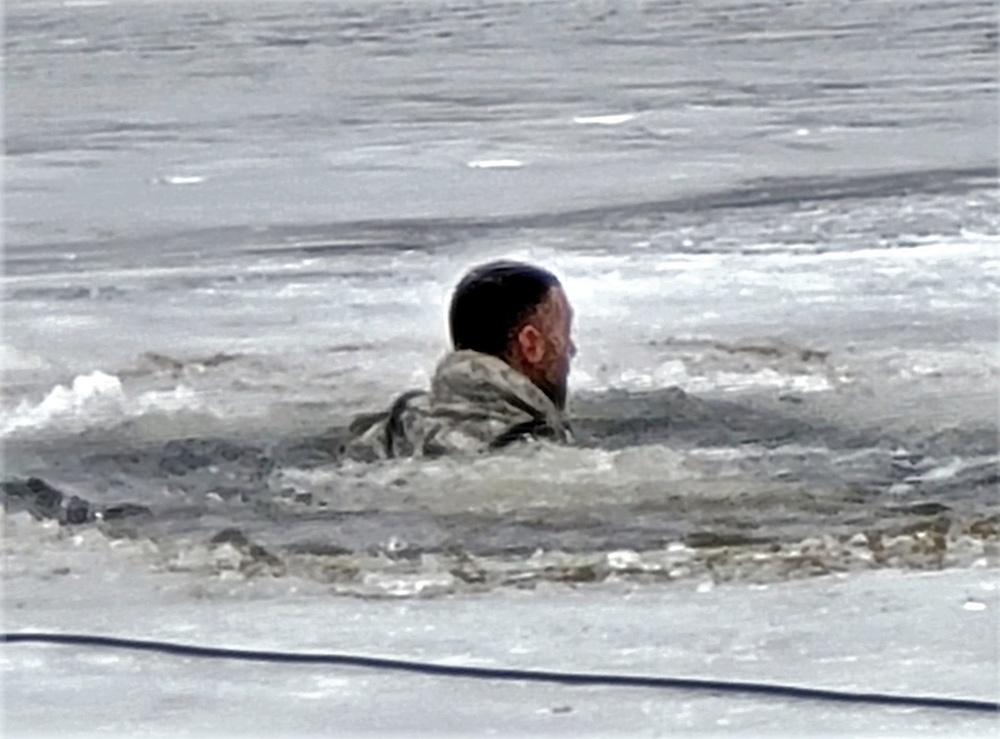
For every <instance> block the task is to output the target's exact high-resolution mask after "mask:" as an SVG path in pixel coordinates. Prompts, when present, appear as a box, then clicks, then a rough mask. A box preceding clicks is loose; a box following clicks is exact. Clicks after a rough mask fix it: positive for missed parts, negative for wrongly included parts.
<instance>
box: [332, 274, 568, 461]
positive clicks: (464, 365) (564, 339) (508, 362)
mask: <svg viewBox="0 0 1000 739" xmlns="http://www.w3.org/2000/svg"><path fill="white" fill-rule="evenodd" d="M572 321H573V310H572V309H571V308H570V305H569V301H568V300H567V299H566V295H565V293H564V292H563V289H562V286H561V285H560V284H559V280H558V279H556V277H555V275H553V274H552V273H551V272H548V271H546V270H544V269H541V268H539V267H534V266H532V265H529V264H524V263H521V262H512V261H499V262H491V263H489V264H484V265H482V266H479V267H476V268H474V269H473V270H472V271H470V272H469V273H468V274H467V275H465V277H463V278H462V280H461V281H460V282H459V283H458V287H456V288H455V292H454V294H453V295H452V299H451V307H450V310H449V324H450V329H451V340H452V344H453V346H454V349H455V350H454V351H453V352H452V353H450V354H448V355H447V356H446V357H445V358H444V359H443V360H442V361H441V362H440V364H439V365H438V367H437V370H436V371H435V374H434V379H433V380H432V382H431V388H430V392H424V391H419V390H416V391H410V392H408V393H404V394H403V395H401V396H400V397H399V398H398V399H397V400H396V402H395V403H393V405H392V407H391V408H390V409H389V411H388V412H387V413H382V414H378V415H376V416H367V417H364V418H361V419H358V420H356V421H355V422H354V424H352V431H354V432H355V433H357V434H358V436H357V437H356V438H355V439H354V440H352V441H351V442H349V443H348V445H347V449H346V452H347V455H348V456H349V457H351V458H354V459H364V460H373V459H386V458H392V457H405V456H438V455H441V454H449V453H477V452H483V451H487V450H492V449H500V448H502V447H505V446H507V445H509V444H511V443H512V442H515V441H517V440H520V439H532V438H534V439H551V440H553V441H557V442H567V441H569V440H570V430H569V425H568V424H567V422H566V419H565V418H564V415H563V413H564V410H565V407H566V395H567V389H566V382H567V377H568V375H569V365H570V360H571V359H572V358H573V356H575V355H576V346H575V345H574V344H573V340H572V339H571V338H570V332H571V328H572Z"/></svg>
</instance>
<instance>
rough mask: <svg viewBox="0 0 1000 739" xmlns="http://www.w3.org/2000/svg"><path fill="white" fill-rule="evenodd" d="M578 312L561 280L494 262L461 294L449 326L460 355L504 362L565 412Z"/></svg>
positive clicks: (468, 278)
mask: <svg viewBox="0 0 1000 739" xmlns="http://www.w3.org/2000/svg"><path fill="white" fill-rule="evenodd" d="M572 321H573V310H572V308H570V305H569V301H568V300H567V299H566V295H565V293H564V292H563V290H562V286H561V285H560V284H559V280H558V279H556V277H555V275H553V274H552V273H551V272H548V271H546V270H544V269H541V268H539V267H533V266H531V265H530V264H524V263H522V262H510V261H501V262H490V263H489V264H484V265H481V266H479V267H475V268H474V269H472V270H471V271H470V272H469V273H468V274H466V275H465V277H463V278H462V280H461V281H460V282H459V283H458V287H456V288H455V292H454V294H453V295H452V299H451V309H450V311H449V322H450V326H451V340H452V344H454V346H455V349H472V350H474V351H478V352H483V353H484V354H491V355H493V356H495V357H499V358H500V359H503V360H504V361H505V362H507V364H509V365H510V366H511V367H513V368H514V369H516V370H518V371H519V372H520V373H521V374H523V375H524V376H525V377H527V378H528V379H529V380H531V381H532V382H533V383H534V384H535V385H537V386H538V387H539V388H540V389H541V390H542V391H543V392H544V393H545V394H546V395H548V396H549V398H550V399H551V400H552V402H553V403H555V404H556V406H558V407H559V408H563V407H565V405H566V393H567V388H566V381H567V378H568V376H569V363H570V359H572V358H573V356H574V355H575V354H576V345H575V344H573V340H572V338H570V332H571V328H572Z"/></svg>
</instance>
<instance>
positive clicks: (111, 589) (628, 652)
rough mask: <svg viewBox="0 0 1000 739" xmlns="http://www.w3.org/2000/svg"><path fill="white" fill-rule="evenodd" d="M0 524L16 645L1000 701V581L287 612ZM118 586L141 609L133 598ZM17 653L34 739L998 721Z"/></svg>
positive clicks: (885, 576) (18, 689)
mask: <svg viewBox="0 0 1000 739" xmlns="http://www.w3.org/2000/svg"><path fill="white" fill-rule="evenodd" d="M5 525H6V526H8V527H14V528H16V529H17V530H18V533H19V534H20V542H21V545H20V546H15V547H8V550H7V557H6V570H5V622H6V623H5V627H6V628H7V629H8V630H11V631H22V630H35V631H38V630H46V631H57V632H65V631H71V632H88V633H96V634H108V635H115V636H123V637H135V638H145V639H161V640H168V641H177V642H181V643H190V644H206V645H212V646H223V647H232V648H244V649H266V650H284V651H292V652H346V653H352V654H369V655H377V656H388V657H396V658H401V659H412V660H425V661H428V662H439V663H445V664H464V665H475V666H484V667H513V668H524V669H543V670H546V669H547V670H559V671H581V672H602V673H626V674H643V675H658V676H679V677H694V678H704V679H724V680H738V681H751V682H752V681H758V682H772V683H784V684H795V685H804V686H810V687H821V688H829V689H835V690H847V691H860V692H884V693H900V694H903V693H905V694H913V695H933V696H953V697H963V698H970V699H981V700H995V699H996V696H997V689H998V687H1000V685H998V678H997V672H996V662H997V659H998V644H997V630H996V628H995V627H996V609H997V608H998V607H1000V601H998V597H997V594H998V582H997V578H996V576H995V574H996V571H995V570H983V569H971V570H952V571H949V572H941V573H911V574H908V575H900V574H899V573H894V572H879V573H868V574H864V575H857V576H853V577H850V578H827V579H822V580H815V579H813V580H808V581H803V582H787V583H779V584H775V585H771V586H761V587H756V588H746V587H737V586H732V585H720V586H717V587H708V586H707V585H705V584H704V583H703V584H699V585H696V584H695V583H690V584H687V585H684V586H680V587H673V588H665V589H664V588H659V587H638V588H637V587H634V586H631V585H628V584H625V583H621V582H617V583H609V584H606V585H604V586H591V587H588V588H582V589H580V588H573V587H569V586H565V585H562V586H553V587H548V588H541V589H539V590H535V591H532V592H523V591H505V592H500V593H493V594H488V595H480V596H462V597H450V598H444V599H430V600H402V601H386V600H360V599H332V600H331V599H330V598H329V597H327V596H326V595H325V593H324V592H323V590H322V589H320V588H317V587H316V586H315V584H311V583H310V582H309V581H299V582H298V583H297V585H298V587H297V588H293V589H288V587H287V586H288V583H287V581H286V582H282V583H281V585H280V586H278V587H279V590H280V592H281V596H280V597H275V596H276V592H275V587H276V585H277V582H278V581H275V580H257V581H253V582H250V583H248V582H245V581H238V580H230V581H228V582H227V583H220V586H219V587H216V588H213V589H210V590H206V589H205V588H204V584H203V583H202V582H200V581H199V580H198V579H197V578H191V577H190V576H187V575H180V574H174V575H162V574H161V575H158V576H150V575H148V574H145V573H144V572H143V569H144V568H143V567H142V566H141V565H140V566H139V567H138V568H136V567H135V564H136V562H137V561H141V549H142V547H143V546H144V545H143V544H141V543H137V542H118V543H109V542H108V541H107V539H105V538H103V537H100V536H99V535H98V534H96V532H93V531H84V532H80V533H79V534H77V535H75V536H74V537H72V538H73V541H72V556H70V555H69V554H68V553H67V555H66V556H64V557H63V558H62V559H61V560H58V559H48V560H46V561H44V562H42V561H40V560H39V559H38V557H36V556H34V553H33V551H32V548H31V546H28V545H26V544H27V542H33V543H40V542H43V541H45V540H48V539H51V538H53V537H59V536H64V535H65V530H62V531H60V530H59V529H58V527H56V526H55V525H53V524H39V523H36V522H33V521H31V520H30V519H28V518H27V517H24V516H15V517H11V516H7V517H6V519H5ZM137 557H138V560H137ZM50 568H51V569H50ZM122 587H127V588H128V590H129V591H130V592H131V593H132V594H133V596H135V597H130V598H128V599H124V600H123V599H121V598H120V594H121V592H122ZM112 602H113V603H114V604H115V605H114V607H111V608H109V603H112ZM153 614H155V617H154V616H153ZM0 659H2V661H3V664H4V672H5V676H6V680H5V683H4V692H5V696H4V697H5V709H4V710H5V728H6V730H7V731H10V732H12V733H16V734H18V735H23V734H38V735H43V736H47V735H51V734H53V733H59V732H62V731H74V732H78V731H82V732H83V733H91V732H106V731H111V732H114V733H116V734H118V735H133V734H137V733H148V732H150V731H153V732H166V733H170V734H182V735H191V736H209V735H220V734H221V735H226V736H229V735H232V736H238V735H243V736H257V735H259V734H260V732H261V727H262V726H266V727H268V732H269V733H278V734H280V735H295V736H306V735H312V734H314V733H326V732H328V731H329V730H330V728H331V726H334V725H335V726H336V729H337V731H338V732H343V733H347V734H354V733H362V732H372V731H374V732H377V733H383V734H384V733H389V734H393V735H396V734H399V735H412V734H413V733H416V732H422V731H433V732H435V733H439V732H442V731H447V732H449V733H450V732H458V733H460V734H467V733H483V732H484V731H485V732H489V733H496V734H500V735H517V736H525V735H539V734H542V735H549V734H564V733H565V734H575V735H579V734H581V733H582V734H584V735H621V734H623V733H627V734H630V735H631V734H638V735H643V736H645V735H659V734H660V733H662V732H663V731H670V732H681V733H682V734H683V735H687V734H688V733H699V734H700V733H704V732H713V733H726V734H731V733H733V732H737V733H741V734H742V733H751V734H755V735H756V734H760V733H764V734H769V735H774V734H777V735H782V736H802V735H807V734H813V733H815V731H816V729H817V727H818V726H822V727H823V729H824V731H827V732H832V733H834V734H838V735H848V734H858V733H861V734H864V735H866V736H876V735H877V736H900V735H906V736H910V735H924V734H940V735H948V736H976V735H978V736H982V735H984V734H986V733H989V732H991V731H993V730H994V729H995V725H996V719H995V718H994V717H991V716H988V715H985V716H984V715H976V714H969V713H961V712H951V711H931V710H923V709H920V710H917V709H899V708H884V707H877V706H861V705H847V704H832V703H816V702H811V701H791V702H790V701H788V700H785V699H761V698H759V697H752V696H742V695H726V696H722V695H711V694H692V693H686V692H683V691H672V690H657V691H653V690H636V689H623V688H611V687H587V688H570V687H565V686H552V685H544V684H525V683H500V682H495V681H487V682H480V681H466V680H454V679H447V678H440V677H436V678H432V677H426V676H417V675H407V674H396V673H381V672H373V671H368V670H361V669H348V668H338V667H316V666H305V665H300V666H284V665H263V664H254V665H249V666H248V665H247V664H240V663H230V662H218V661H197V660H188V659H182V658H175V657H166V656H160V655H150V654H141V653H130V652H119V651H104V650H95V651H89V650H78V649H74V648H64V647H51V646H37V645H18V646H8V647H4V649H3V652H2V654H0ZM41 675H44V680H39V679H33V676H41ZM206 686H211V687H210V688H207V687H206ZM456 691H459V692H460V694H461V696H462V697H461V700H458V701H456V700H455V699H454V696H455V695H456ZM117 695H122V696H127V698H125V699H124V702H123V701H122V700H119V699H117V698H114V697H112V696H117ZM332 717H335V718H332ZM331 722H332V723H331Z"/></svg>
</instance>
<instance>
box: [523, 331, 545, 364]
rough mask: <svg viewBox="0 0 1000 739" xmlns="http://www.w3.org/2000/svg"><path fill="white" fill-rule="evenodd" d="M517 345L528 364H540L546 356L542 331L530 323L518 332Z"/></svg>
mask: <svg viewBox="0 0 1000 739" xmlns="http://www.w3.org/2000/svg"><path fill="white" fill-rule="evenodd" d="M517 346H518V349H520V351H521V356H522V357H524V360H525V361H526V362H527V363H528V364H538V363H539V362H541V361H542V359H543V358H544V357H545V339H544V337H543V336H542V332H541V331H539V330H538V329H537V328H536V327H535V326H533V325H531V324H530V323H527V324H525V325H524V326H523V327H521V330H520V331H518V332H517Z"/></svg>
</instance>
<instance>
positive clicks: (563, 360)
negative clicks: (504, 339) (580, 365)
mask: <svg viewBox="0 0 1000 739" xmlns="http://www.w3.org/2000/svg"><path fill="white" fill-rule="evenodd" d="M572 328H573V309H572V308H571V307H570V304H569V300H567V299H566V294H565V293H564V292H563V290H562V288H559V287H554V288H552V289H551V290H549V294H548V296H547V297H546V298H545V300H544V301H543V302H542V304H541V305H539V306H538V310H537V311H536V313H535V315H534V316H532V318H531V319H530V320H529V321H528V323H527V324H526V325H525V326H524V328H522V329H521V331H520V332H519V334H518V339H519V341H520V343H521V355H522V357H521V359H522V362H521V364H522V367H521V368H520V369H521V371H522V372H523V373H524V374H525V375H526V376H527V377H528V379H529V380H531V381H532V382H533V383H535V384H536V385H537V386H538V387H539V388H541V390H542V392H544V393H545V394H546V395H547V396H549V398H550V399H551V400H552V402H553V403H555V404H556V406H557V407H558V408H565V407H566V397H567V393H568V388H567V381H568V379H569V365H570V360H572V359H573V357H574V356H576V344H574V343H573V339H572V336H571V333H572Z"/></svg>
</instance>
